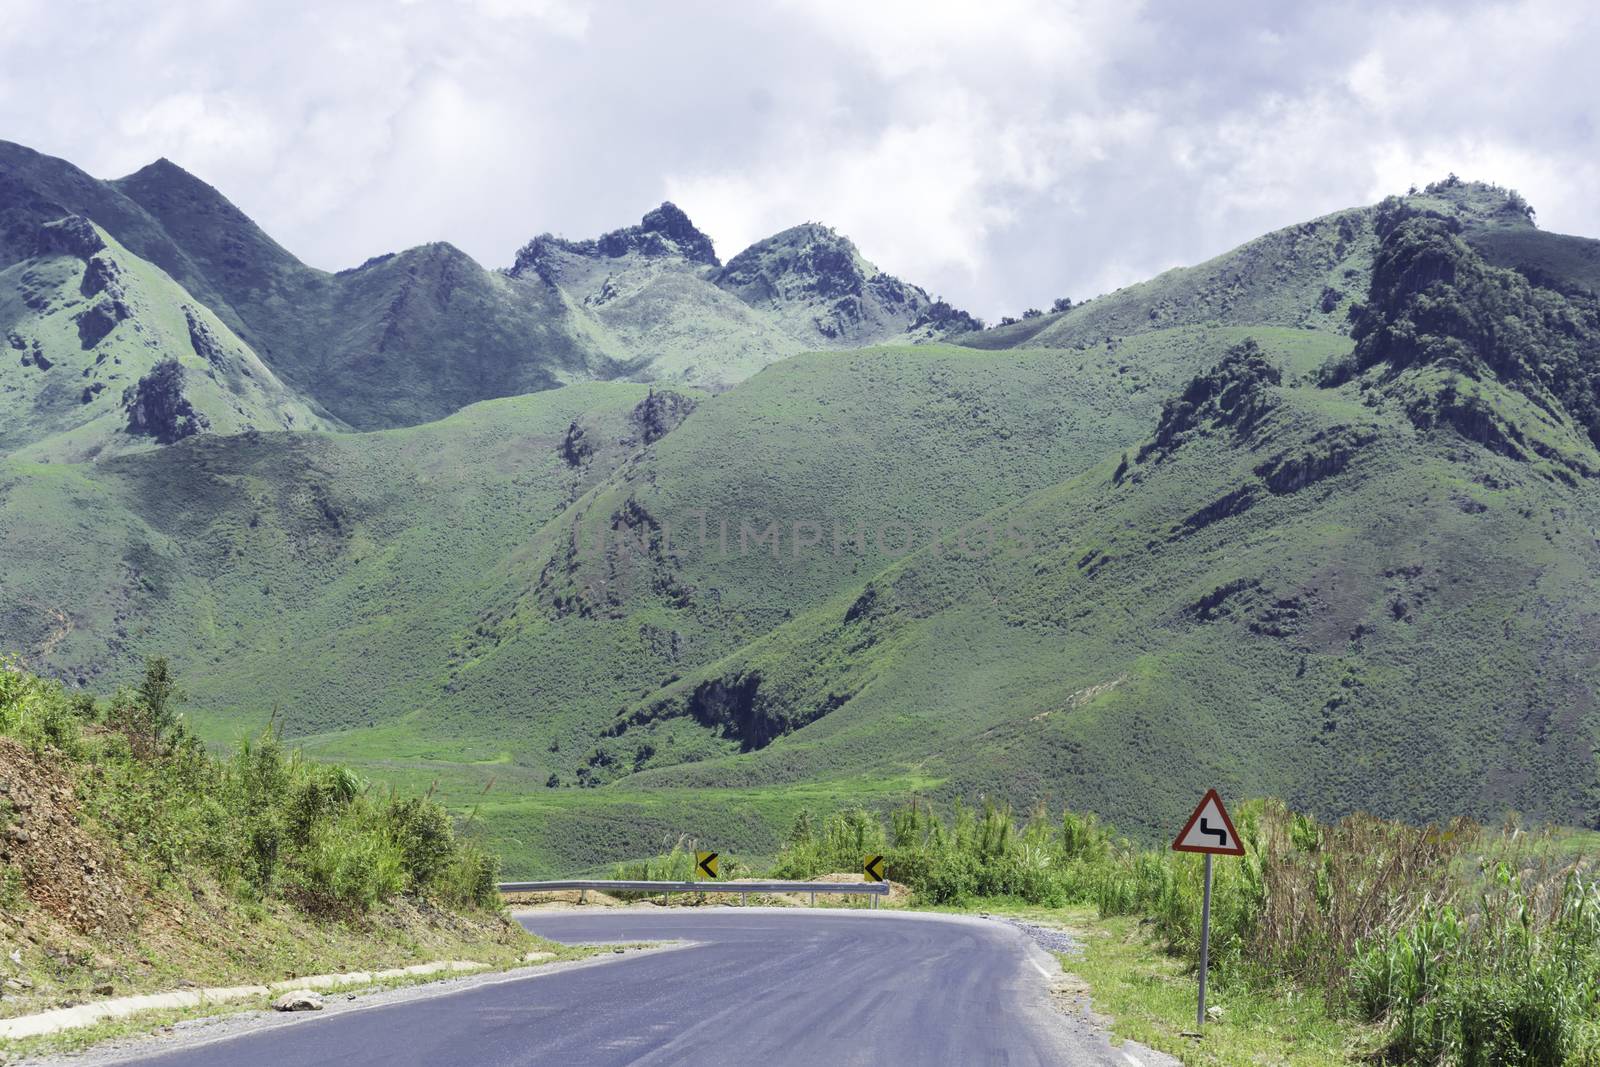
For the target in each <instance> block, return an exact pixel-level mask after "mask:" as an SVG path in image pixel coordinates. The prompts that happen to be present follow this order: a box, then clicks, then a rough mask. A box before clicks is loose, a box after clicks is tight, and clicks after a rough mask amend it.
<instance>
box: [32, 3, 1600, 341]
mask: <svg viewBox="0 0 1600 1067" xmlns="http://www.w3.org/2000/svg"><path fill="white" fill-rule="evenodd" d="M6 15H7V18H6V20H4V21H3V22H0V130H3V131H4V135H5V136H7V137H10V138H13V139H16V140H20V141H23V142H24V143H28V144H30V145H32V146H34V147H37V148H39V149H41V150H43V151H47V152H51V153H53V154H57V155H62V156H65V157H67V158H69V159H72V160H73V161H74V162H76V163H78V164H80V165H81V166H84V167H85V168H86V169H88V170H90V171H91V172H93V173H97V174H101V175H105V176H115V175H118V174H122V173H126V172H127V171H129V170H132V169H134V168H135V167H137V166H140V165H142V164H144V163H146V162H148V161H150V160H151V159H154V158H155V157H157V156H162V155H165V156H168V157H170V158H172V159H173V160H175V161H176V162H178V163H180V164H181V165H183V166H186V167H188V168H189V169H191V170H192V171H194V172H195V173H197V174H198V175H199V176H200V177H202V178H204V179H205V180H207V181H209V182H211V183H212V184H214V185H216V186H218V187H219V188H220V189H222V190H223V191H224V192H225V193H227V194H228V195H229V196H230V197H232V198H233V199H234V200H235V201H236V202H237V203H239V205H240V206H241V207H242V208H244V209H245V210H246V211H247V212H249V213H250V214H251V215H252V216H254V217H255V218H256V219H257V220H258V221H259V222H260V223H261V224H262V225H263V226H264V227H265V228H266V229H267V230H268V232H270V233H272V234H273V235H274V236H275V237H277V238H278V239H279V240H280V241H282V242H283V243H284V244H285V245H286V246H287V247H289V248H290V249H292V250H294V251H295V252H297V253H299V254H300V255H302V256H303V257H305V258H306V259H307V260H309V261H311V262H314V263H317V264H318V265H321V266H328V267H342V266H348V265H351V264H354V263H358V262H360V261H361V260H363V259H365V258H367V257H368V256H370V255H373V254H375V253H378V252H382V251H387V250H392V249H395V248H397V247H400V246H402V245H404V244H406V243H409V242H414V241H422V240H431V239H441V238H446V239H450V240H452V241H454V242H455V243H457V244H459V245H461V246H462V247H463V248H465V249H466V250H467V251H469V252H471V253H472V254H474V255H475V256H477V257H478V258H480V259H481V260H483V261H485V262H487V263H490V264H503V263H506V262H508V261H509V260H510V257H511V255H512V253H513V251H514V249H515V248H516V247H517V246H518V245H519V244H520V243H521V242H522V241H524V240H526V239H527V238H528V237H529V236H531V235H533V234H534V233H536V232H539V231H541V230H546V229H549V230H555V231H557V232H564V233H566V234H568V235H571V236H584V235H589V234H593V233H596V232H598V231H600V230H602V229H607V228H611V227H614V226H619V225H623V224H626V223H628V222H630V221H633V220H635V219H637V218H638V216H639V215H640V214H642V213H643V212H644V211H645V210H647V209H648V208H650V207H652V206H654V204H655V203H656V202H658V201H659V200H661V199H662V198H663V197H669V196H670V197H671V198H673V199H675V200H678V201H680V202H681V203H682V204H683V206H684V207H685V209H686V210H688V211H689V212H690V214H691V216H692V217H694V218H695V219H696V221H697V222H698V223H699V224H700V225H701V226H702V228H704V229H706V230H707V231H708V232H709V233H710V234H711V235H712V236H713V237H714V238H715V239H716V240H717V244H718V248H719V251H720V252H721V253H722V254H723V255H724V256H727V255H732V254H733V253H735V252H737V251H738V250H739V249H740V248H742V247H744V245H746V244H748V243H749V242H750V241H753V240H755V239H758V238H760V237H763V236H766V235H767V234H768V233H771V232H773V231H775V230H777V229H780V228H783V227H785V226H789V225H792V224H794V223H796V222H801V221H805V220H808V219H809V220H817V221H824V222H828V223H830V224H832V225H834V226H837V227H838V228H839V229H840V230H841V231H843V232H845V233H846V234H848V235H850V236H851V237H852V238H854V239H855V240H856V242H857V243H858V244H859V245H860V246H861V248H862V251H863V252H864V253H865V254H866V255H867V256H868V258H870V259H873V260H874V261H875V262H877V263H879V264H880V265H881V266H883V267H885V268H886V269H889V270H892V271H894V272H895V273H897V274H900V275H902V276H903V277H906V278H908V279H910V280H913V281H917V282H919V283H921V284H924V285H926V286H928V287H929V288H932V289H935V290H938V291H942V292H943V293H944V294H945V295H946V296H948V297H950V298H951V299H953V300H955V301H957V302H958V303H963V304H965V305H967V306H969V307H971V308H972V309H973V310H975V311H977V312H978V313H980V314H983V315H986V316H989V317H995V316H997V315H999V314H1003V313H1013V314H1014V313H1016V312H1017V311H1019V310H1020V309H1021V308H1023V307H1026V306H1028V305H1039V304H1046V303H1048V302H1049V300H1050V299H1053V298H1054V297H1055V296H1058V295H1063V294H1070V295H1072V296H1074V297H1078V298H1081V297H1084V296H1088V295H1092V294H1093V293H1094V292H1096V291H1099V290H1102V289H1105V288H1112V287H1115V286H1116V285H1121V284H1126V283H1127V282H1130V281H1135V280H1138V279H1139V278H1141V277H1144V276H1147V275H1149V274H1152V273H1155V272H1156V271H1158V270H1160V269H1162V268H1164V267H1167V266H1171V265H1173V264H1174V263H1179V262H1196V261H1198V260H1201V259H1204V258H1206V257H1208V256H1210V255H1214V254H1216V253H1218V252H1221V251H1223V250H1225V249H1226V248H1228V247H1229V246H1231V245H1233V244H1237V243H1239V242H1241V241H1244V240H1247V239H1249V238H1250V237H1253V236H1255V235H1257V234H1258V233H1260V232H1262V231H1263V230H1265V229H1268V228H1271V227H1274V226H1280V225H1286V224H1289V223H1292V222H1295V221H1298V220H1300V219H1303V218H1306V217H1309V216H1311V215H1314V214H1318V213H1321V212H1324V211H1328V210H1333V209H1335V208H1338V207H1342V206H1346V205H1350V204H1355V203H1361V202H1368V201H1370V200H1372V199H1375V198H1376V197H1378V196H1380V195H1382V194H1384V193H1387V192H1391V191H1399V190H1403V189H1404V187H1405V186H1406V185H1409V184H1410V183H1412V182H1414V181H1415V182H1424V181H1428V180H1432V179H1433V178H1436V177H1439V176H1441V175H1442V174H1444V173H1446V172H1448V171H1452V170H1453V171H1455V172H1457V173H1459V174H1461V175H1463V176H1465V177H1484V178H1488V179H1492V180H1495V181H1499V182H1501V183H1502V184H1506V185H1511V186H1515V187H1517V188H1519V189H1520V190H1521V191H1522V192H1523V193H1524V194H1526V195H1527V196H1528V198H1529V199H1530V200H1531V201H1532V202H1533V203H1534V205H1535V206H1536V207H1537V208H1538V209H1539V213H1540V220H1541V223H1543V224H1545V225H1547V226H1550V227H1552V228H1557V229H1565V230H1568V231H1572V232H1586V233H1600V202H1597V200H1596V198H1595V197H1594V195H1593V189H1594V186H1595V179H1596V178H1597V177H1600V173H1597V164H1596V163H1595V162H1594V160H1596V159H1597V158H1600V157H1597V154H1596V152H1595V123H1596V121H1597V118H1596V115H1595V113H1594V112H1595V108H1594V103H1593V102H1594V101H1595V100H1597V99H1600V74H1596V72H1595V65H1594V64H1593V63H1592V61H1591V57H1592V55H1593V54H1594V53H1595V51H1596V50H1597V45H1600V28H1597V27H1596V25H1594V24H1593V20H1590V19H1588V18H1587V17H1586V13H1585V12H1583V11H1581V10H1580V9H1579V8H1578V7H1577V6H1576V5H1568V4H1564V3H1559V2H1557V0H1510V2H1497V3H1467V4H1450V5H1448V6H1446V5H1444V4H1442V3H1434V4H1423V5H1415V6H1410V7H1407V8H1404V9H1393V8H1388V7H1380V6H1376V5H1373V6H1370V7H1368V6H1364V5H1362V4H1360V3H1356V2H1354V0H1319V2H1315V3H1310V4H1306V5H1292V6H1281V7H1279V6H1273V7H1263V8H1259V9H1250V10H1246V9H1244V8H1239V9H1232V8H1216V7H1214V6H1204V7H1188V6H1176V5H1174V6H1161V7H1156V6H1150V7H1146V6H1143V5H1131V6H1130V5H1122V4H1107V3H1098V2H1087V0H990V2H989V3H986V4H984V5H981V6H979V5H971V4H965V3H954V2H946V0H939V2H932V0H921V2H912V0H881V2H874V3H870V4H863V3H859V2H858V0H769V2H766V3H761V2H757V3H753V4H745V5H737V6H733V5H719V4H714V3H711V2H709V0H702V2H692V3H686V4H673V5H663V4H655V3H650V2H648V0H627V2H619V3H611V4H597V3H586V2H584V0H406V2H403V3H398V4H397V3H393V2H392V0H348V2H345V3H340V4H321V3H313V2H311V0H284V2H282V3H278V4H274V5H270V6H268V5H255V4H249V3H246V2H244V0H225V2H204V0H129V2H126V3H123V4H118V5H107V6H104V7H102V8H100V9H99V11H98V13H97V16H96V17H95V18H94V19H89V20H85V19H82V18H78V17H74V16H73V15H72V14H71V12H70V11H69V10H67V8H66V7H65V6H63V5H57V4H49V3H46V2H44V0H7V2H6ZM73 57H92V61H85V62H74V61H71V60H72V59H73Z"/></svg>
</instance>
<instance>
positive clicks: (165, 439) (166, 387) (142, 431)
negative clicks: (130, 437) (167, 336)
mask: <svg viewBox="0 0 1600 1067" xmlns="http://www.w3.org/2000/svg"><path fill="white" fill-rule="evenodd" d="M183 381H184V370H183V364H181V363H179V362H178V361H177V360H175V359H167V360H162V361H161V362H160V363H157V364H156V365H155V367H154V368H152V369H151V371H150V373H149V374H146V375H145V376H144V377H143V378H140V379H139V382H138V384H137V385H130V386H128V388H127V390H126V391H124V392H123V394H122V406H123V408H124V410H126V411H127V413H128V432H129V433H130V434H134V435H136V436H142V437H153V438H155V439H156V441H157V442H159V443H160V444H164V445H170V444H172V443H173V442H174V441H181V440H183V439H184V438H185V437H193V436H194V435H195V434H197V433H200V432H202V431H204V430H206V429H209V428H210V426H211V422H210V420H209V419H207V418H206V417H205V416H204V415H202V414H200V413H199V412H198V411H196V410H195V409H194V405H192V404H190V403H189V400H188V398H187V397H185V396H184V395H183Z"/></svg>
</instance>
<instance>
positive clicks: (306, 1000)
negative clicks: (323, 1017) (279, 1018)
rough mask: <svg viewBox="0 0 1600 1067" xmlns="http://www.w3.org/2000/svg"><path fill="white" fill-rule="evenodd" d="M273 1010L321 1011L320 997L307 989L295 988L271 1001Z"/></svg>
mask: <svg viewBox="0 0 1600 1067" xmlns="http://www.w3.org/2000/svg"><path fill="white" fill-rule="evenodd" d="M272 1010H273V1011H321V1010H322V998H321V997H319V996H317V995H316V994H315V993H313V992H311V990H309V989H296V990H293V991H292V992H289V993H285V994H284V995H283V996H281V997H279V998H278V999H277V1000H274V1001H273V1002H272Z"/></svg>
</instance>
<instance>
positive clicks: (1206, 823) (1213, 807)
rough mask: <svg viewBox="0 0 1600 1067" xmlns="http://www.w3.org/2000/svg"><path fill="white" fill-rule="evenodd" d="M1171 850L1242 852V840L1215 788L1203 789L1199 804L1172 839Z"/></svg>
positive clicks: (1213, 853)
mask: <svg viewBox="0 0 1600 1067" xmlns="http://www.w3.org/2000/svg"><path fill="white" fill-rule="evenodd" d="M1172 851H1174V852H1209V853H1211V854H1212V855H1216V856H1242V855H1244V842H1243V841H1242V840H1241V839H1240V837H1239V831H1238V830H1235V829H1234V828H1233V820H1232V819H1230V818H1228V809H1227V808H1225V807H1223V806H1222V798H1221V797H1220V796H1218V795H1217V791H1216V790H1215V789H1208V790H1206V795H1205V797H1204V799H1202V800H1201V801H1200V806H1199V807H1197V808H1195V809H1194V814H1193V815H1191V816H1189V821H1188V822H1187V823H1185V824H1184V826H1183V829H1182V830H1181V831H1179V833H1178V836H1177V837H1176V838H1174V839H1173V841H1172Z"/></svg>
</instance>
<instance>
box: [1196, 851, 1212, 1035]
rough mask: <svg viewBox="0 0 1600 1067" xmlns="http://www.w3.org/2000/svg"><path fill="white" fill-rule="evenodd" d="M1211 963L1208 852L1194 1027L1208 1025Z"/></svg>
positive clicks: (1201, 919)
mask: <svg viewBox="0 0 1600 1067" xmlns="http://www.w3.org/2000/svg"><path fill="white" fill-rule="evenodd" d="M1210 963H1211V853H1209V852H1207V853H1206V888H1205V895H1204V896H1203V897H1201V898H1200V1006H1199V1007H1198V1008H1196V1009H1195V1013H1194V1028H1195V1029H1196V1030H1203V1029H1205V1025H1206V971H1207V970H1209V969H1210Z"/></svg>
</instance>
